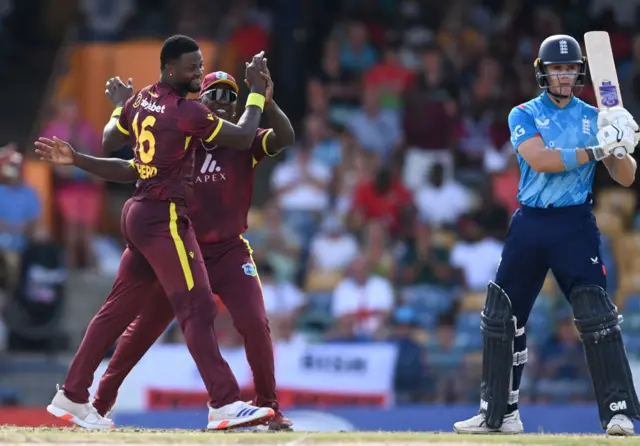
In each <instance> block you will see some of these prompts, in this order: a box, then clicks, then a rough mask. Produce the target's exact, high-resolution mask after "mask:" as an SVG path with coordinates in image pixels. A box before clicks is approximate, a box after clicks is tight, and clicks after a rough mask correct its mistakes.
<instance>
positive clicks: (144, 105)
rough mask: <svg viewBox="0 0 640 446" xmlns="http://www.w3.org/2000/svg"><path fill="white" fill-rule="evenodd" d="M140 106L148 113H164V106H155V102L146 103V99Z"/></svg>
mask: <svg viewBox="0 0 640 446" xmlns="http://www.w3.org/2000/svg"><path fill="white" fill-rule="evenodd" d="M140 105H141V107H142V108H143V109H145V110H147V111H148V112H151V113H160V114H162V113H164V108H165V106H164V105H158V104H156V101H147V100H146V99H143V100H142V103H141V104H140Z"/></svg>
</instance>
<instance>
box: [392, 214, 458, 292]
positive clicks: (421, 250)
mask: <svg viewBox="0 0 640 446" xmlns="http://www.w3.org/2000/svg"><path fill="white" fill-rule="evenodd" d="M399 263H400V271H399V278H398V280H399V282H400V283H401V284H402V285H404V286H414V285H432V286H441V287H449V286H451V285H456V284H460V283H461V282H462V279H463V277H462V275H461V274H460V273H459V271H458V270H456V269H455V268H454V267H453V266H452V265H451V263H450V259H449V251H448V250H447V249H446V248H444V247H442V246H438V245H436V244H435V243H434V241H433V233H432V230H431V228H430V227H429V226H428V225H425V224H421V225H419V226H418V229H417V231H416V235H415V236H414V237H412V238H411V239H409V240H406V241H405V242H404V244H403V246H402V251H401V256H400V261H399Z"/></svg>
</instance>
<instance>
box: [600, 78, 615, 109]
mask: <svg viewBox="0 0 640 446" xmlns="http://www.w3.org/2000/svg"><path fill="white" fill-rule="evenodd" d="M599 90H600V97H601V98H602V105H604V106H605V107H615V106H616V105H619V104H620V99H619V98H618V89H617V88H616V86H615V85H611V82H610V81H603V82H602V85H600V88H599Z"/></svg>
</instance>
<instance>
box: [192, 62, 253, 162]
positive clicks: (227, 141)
mask: <svg viewBox="0 0 640 446" xmlns="http://www.w3.org/2000/svg"><path fill="white" fill-rule="evenodd" d="M263 58H264V51H262V52H260V53H258V54H256V55H255V56H253V59H252V61H251V63H248V64H247V65H246V72H245V76H246V78H247V80H248V82H249V84H250V85H251V93H250V94H249V97H248V98H247V104H246V107H245V109H244V113H243V114H242V116H241V117H240V119H239V120H238V124H234V123H232V122H229V121H225V120H223V119H219V118H217V117H216V116H214V115H213V114H212V113H211V112H210V111H209V110H207V109H206V107H204V106H203V105H201V104H198V105H199V106H200V109H201V110H200V111H199V112H196V113H195V115H193V116H191V117H190V118H189V119H191V120H192V122H191V123H187V124H186V125H188V126H189V127H191V129H190V131H189V132H187V133H188V134H191V135H193V136H195V137H197V138H201V139H202V140H203V141H205V142H207V143H210V142H215V144H217V145H221V146H225V147H231V148H234V149H238V150H249V148H250V147H251V144H252V142H253V139H254V137H255V135H256V130H257V129H258V125H260V116H261V115H262V111H263V109H264V105H265V90H266V86H265V82H264V80H263V78H262V75H261V69H262V66H263ZM189 107H192V108H193V106H192V105H189ZM203 113H204V115H203ZM189 115H192V114H191V113H188V114H187V116H189ZM202 115H203V116H205V117H206V118H207V119H208V120H209V122H207V119H202V118H201V117H200V119H198V118H199V116H202ZM211 121H213V123H212V122H211Z"/></svg>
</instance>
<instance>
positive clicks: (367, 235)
mask: <svg viewBox="0 0 640 446" xmlns="http://www.w3.org/2000/svg"><path fill="white" fill-rule="evenodd" d="M363 240H364V247H365V248H364V252H365V255H366V256H367V259H368V260H369V263H370V265H371V271H372V272H373V273H374V274H376V275H378V276H380V277H384V278H386V279H389V280H393V278H394V277H395V265H394V261H393V253H392V252H391V237H390V236H389V234H388V232H387V229H386V228H385V227H384V225H383V224H382V223H380V222H372V223H369V224H368V225H367V227H366V228H365V231H364V237H363Z"/></svg>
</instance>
